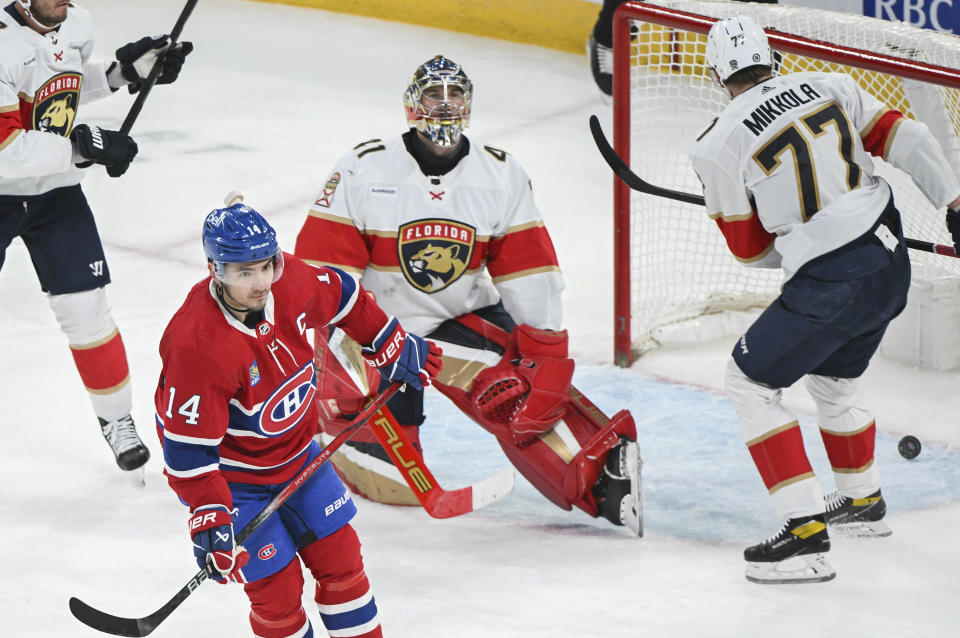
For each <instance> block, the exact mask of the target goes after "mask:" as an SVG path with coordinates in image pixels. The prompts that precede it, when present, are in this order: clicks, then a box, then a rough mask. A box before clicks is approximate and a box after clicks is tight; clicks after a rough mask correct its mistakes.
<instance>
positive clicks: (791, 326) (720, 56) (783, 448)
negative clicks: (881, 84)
mask: <svg viewBox="0 0 960 638" xmlns="http://www.w3.org/2000/svg"><path fill="white" fill-rule="evenodd" d="M706 57H707V61H708V63H709V65H710V67H711V69H712V71H713V74H714V79H715V80H716V81H717V84H718V85H719V86H720V87H722V88H723V90H725V91H726V92H727V94H728V95H729V96H730V97H731V101H730V104H729V105H727V107H726V108H725V109H724V110H723V111H722V112H721V113H720V115H719V116H718V117H717V119H716V120H714V122H713V123H712V124H711V125H710V126H709V128H707V130H706V131H704V132H703V134H702V135H700V137H699V138H697V141H696V144H695V146H694V150H693V153H692V154H691V162H692V164H693V168H694V169H695V171H696V173H697V175H698V176H699V178H700V181H701V182H702V183H703V188H704V199H705V202H706V206H707V212H708V213H709V215H710V217H712V218H713V219H714V220H715V221H716V223H717V225H718V226H719V228H720V230H721V232H722V233H723V236H724V238H725V239H726V242H727V245H728V246H729V248H730V251H731V252H732V253H733V255H734V256H735V257H736V258H737V259H739V260H740V261H743V262H744V263H745V264H746V265H748V266H752V267H761V268H777V267H779V268H781V269H782V270H783V275H784V283H783V286H782V288H781V291H780V296H779V297H778V298H777V299H776V300H774V302H773V303H772V304H771V305H770V306H769V307H768V308H767V309H766V310H765V311H764V312H763V313H762V314H761V315H760V316H759V317H758V318H757V320H756V321H755V322H754V323H753V325H751V326H750V328H749V329H748V330H747V331H746V333H745V334H744V335H743V336H742V337H741V338H740V339H739V341H738V342H737V344H736V346H734V348H733V352H732V354H731V358H730V360H729V361H728V365H727V373H726V380H725V386H726V393H727V396H728V397H729V399H730V402H731V403H732V404H733V407H734V409H735V410H736V412H737V416H738V418H739V420H740V423H741V426H742V428H743V437H744V440H745V441H746V443H747V447H748V448H749V450H750V454H751V456H752V457H753V461H754V463H755V464H756V466H757V470H758V471H759V473H760V477H761V479H762V480H763V483H764V486H765V487H766V488H767V490H768V492H769V493H770V496H771V498H772V500H773V504H774V506H775V507H776V509H777V511H778V513H779V514H780V515H781V516H782V517H783V518H784V519H786V522H785V524H784V525H783V527H782V528H781V529H780V531H779V532H777V533H776V534H774V535H773V536H771V537H770V538H769V539H767V540H766V541H764V542H761V543H759V544H757V545H754V546H752V547H748V548H747V549H746V550H745V551H744V559H745V560H746V562H747V570H746V577H747V579H748V580H751V581H753V582H758V583H784V582H818V581H826V580H830V579H832V578H833V577H834V576H835V571H834V569H833V567H832V566H831V565H830V564H829V562H828V561H827V558H826V557H827V552H828V551H829V550H830V538H829V534H828V529H827V527H828V526H829V527H830V528H832V529H838V528H839V529H842V528H847V529H848V530H851V531H855V532H856V533H858V534H861V535H872V536H886V535H889V534H890V533H891V531H890V528H889V527H888V526H887V525H886V523H885V522H884V521H883V518H884V514H885V512H886V505H885V502H884V498H883V495H882V493H881V491H880V473H879V468H878V467H877V463H876V459H875V456H874V439H875V437H876V431H877V426H876V422H875V420H874V417H873V415H872V414H871V413H870V411H869V410H868V409H866V407H864V406H863V405H862V404H861V401H860V398H859V386H860V377H861V376H862V375H863V373H864V372H865V371H866V369H867V366H868V364H869V362H870V359H871V357H872V356H873V355H874V353H875V352H876V351H877V348H878V347H879V345H880V339H881V338H882V337H883V334H884V331H885V330H886V328H887V325H888V324H889V323H890V321H891V320H892V319H893V318H894V317H896V316H897V315H898V314H899V313H900V311H901V310H902V309H903V308H904V306H905V304H906V300H907V290H908V288H909V286H910V260H909V258H908V256H907V251H906V245H905V241H904V238H903V232H902V225H901V219H900V212H899V211H898V210H897V207H896V204H895V202H894V198H893V193H892V191H891V189H890V187H889V185H888V184H887V183H886V182H885V181H884V180H883V179H882V178H880V177H878V176H877V175H876V174H875V172H874V163H873V160H872V159H871V155H875V156H879V157H882V158H883V159H884V160H886V161H888V162H890V163H891V164H893V165H894V166H896V167H898V168H900V169H902V170H904V171H906V172H908V173H909V174H910V175H911V176H912V177H913V181H914V182H915V184H916V185H917V187H918V188H919V189H920V190H921V191H922V192H923V194H924V195H925V196H926V197H927V199H929V200H930V202H931V203H933V204H934V205H935V206H939V207H947V208H948V210H949V211H951V212H950V213H948V225H949V220H950V219H951V216H953V215H957V214H958V213H957V212H956V211H957V209H958V208H960V181H958V179H957V176H956V174H955V173H954V170H953V169H952V168H951V166H950V165H949V163H948V162H947V160H946V158H945V157H944V153H943V150H942V148H941V147H940V145H939V144H938V142H937V139H936V138H935V137H934V136H933V135H931V134H930V131H929V130H928V129H927V127H926V126H925V125H924V124H922V123H921V122H918V121H915V120H912V119H910V118H908V117H905V116H904V115H903V114H902V113H900V112H898V111H895V110H892V109H890V108H889V107H888V106H886V105H885V104H883V103H881V102H880V101H879V100H877V98H876V97H874V96H873V95H871V94H870V93H868V92H867V91H866V90H864V89H863V88H861V87H860V86H859V85H858V84H857V82H856V80H854V79H853V78H852V77H851V76H849V75H846V74H844V73H788V74H784V75H782V76H779V75H777V74H776V73H775V72H774V59H775V58H774V56H773V53H772V52H771V50H770V45H769V43H768V41H767V36H766V34H765V33H764V31H763V29H761V28H760V26H758V25H757V24H756V23H755V22H754V21H753V20H751V19H750V18H749V17H745V16H738V17H733V18H727V19H724V20H719V21H718V22H717V23H716V24H714V25H713V27H712V28H711V29H710V33H709V35H708V37H707V47H706ZM801 378H803V379H804V382H805V385H806V388H807V390H808V391H809V393H810V395H811V397H812V398H813V400H814V402H815V403H816V406H817V425H818V426H819V428H820V433H821V438H822V439H823V443H824V447H825V448H826V452H827V456H828V457H829V460H830V465H831V467H832V469H833V473H834V478H835V480H836V484H837V488H838V489H837V491H836V492H833V493H831V494H828V495H827V497H826V499H824V495H823V488H822V486H821V484H820V481H819V480H818V479H817V477H816V476H815V475H814V473H813V469H812V467H811V465H810V462H809V460H808V459H807V455H806V451H805V449H804V444H803V438H802V435H801V432H800V427H799V425H798V422H797V417H796V415H794V414H793V413H792V412H791V411H790V410H788V409H787V408H785V407H784V406H783V405H782V403H781V394H782V391H783V388H787V387H789V386H791V385H793V384H794V383H796V382H797V381H799V380H800V379H801Z"/></svg>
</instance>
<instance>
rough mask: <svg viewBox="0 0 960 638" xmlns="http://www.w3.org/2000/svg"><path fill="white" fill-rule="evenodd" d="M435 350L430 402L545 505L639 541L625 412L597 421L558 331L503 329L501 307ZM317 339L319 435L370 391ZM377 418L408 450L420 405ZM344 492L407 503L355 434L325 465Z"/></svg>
mask: <svg viewBox="0 0 960 638" xmlns="http://www.w3.org/2000/svg"><path fill="white" fill-rule="evenodd" d="M427 338H429V339H430V340H431V341H434V342H437V343H438V345H440V347H441V348H443V350H444V357H443V359H444V367H443V370H442V371H441V372H440V373H439V374H438V376H437V377H436V378H435V379H434V385H435V386H436V387H437V389H438V390H440V392H442V393H443V394H444V395H446V396H447V397H448V398H449V399H450V400H451V401H453V402H454V403H455V404H456V405H457V407H458V408H460V410H461V411H462V412H464V413H465V414H466V415H467V416H469V417H470V418H471V419H472V420H474V421H475V422H476V423H478V424H479V425H480V426H482V427H483V428H484V429H486V430H487V431H489V432H490V433H491V434H493V435H494V436H495V437H496V438H497V441H498V443H499V444H500V447H501V448H502V449H503V451H504V453H505V454H506V455H507V458H509V459H510V461H511V463H513V465H514V466H515V467H516V469H517V470H519V471H520V473H521V474H523V475H524V476H525V477H526V478H527V480H528V481H530V483H532V484H533V486H534V487H536V488H537V490H539V491H540V493H542V494H543V495H544V496H546V497H547V498H548V499H549V500H550V501H551V502H552V503H554V504H556V505H557V506H559V507H561V508H563V509H565V510H570V509H572V508H573V507H578V508H580V509H582V510H583V511H585V512H587V513H588V514H590V515H591V516H603V517H605V518H607V519H608V520H610V521H611V522H613V523H614V524H616V525H626V526H627V527H629V528H630V529H632V530H633V531H634V532H635V533H636V534H637V535H639V536H642V535H643V520H642V519H643V516H642V504H641V496H642V494H641V492H642V490H641V481H640V468H641V465H642V463H641V460H640V454H639V450H638V448H637V444H636V438H637V436H636V426H635V425H634V422H633V417H632V416H631V415H630V413H629V412H628V411H627V410H621V411H619V412H617V413H616V414H615V415H614V416H613V417H612V418H609V417H607V416H606V415H605V414H604V413H603V412H602V411H601V410H600V409H599V408H597V406H596V405H594V404H593V403H592V402H591V401H590V400H589V399H587V398H586V397H585V396H584V395H583V394H582V393H581V392H579V391H578V390H577V389H576V388H575V387H573V386H572V385H571V378H572V376H573V370H574V362H573V360H572V359H570V358H568V357H567V333H566V331H559V332H554V331H548V330H537V329H535V328H532V327H530V326H527V325H519V326H515V325H514V323H513V321H512V320H511V318H510V316H509V315H508V314H507V313H506V311H505V310H504V309H503V307H502V306H501V305H499V304H498V305H496V306H491V307H489V308H484V309H481V310H478V311H477V312H475V313H471V314H467V315H463V316H461V317H457V318H456V319H452V320H449V321H446V322H444V323H443V324H441V326H440V327H439V328H438V329H437V330H436V331H434V332H433V333H431V334H430V335H428V337H427ZM325 343H326V340H324V339H318V353H317V359H318V366H317V368H318V377H319V378H318V385H319V388H320V392H319V393H318V394H319V397H321V398H320V399H318V401H319V403H320V407H321V410H320V412H321V417H320V427H321V431H322V432H323V435H322V436H323V437H325V438H329V437H332V436H336V434H337V433H338V432H339V431H340V430H341V429H342V428H343V427H344V425H345V424H346V423H347V422H348V421H349V417H350V415H351V414H352V413H355V412H357V411H359V409H360V407H361V406H362V402H363V401H364V399H365V397H366V396H367V395H368V394H369V393H370V392H371V386H372V389H374V390H375V389H376V385H373V384H375V383H377V381H376V380H374V379H373V378H372V377H370V376H369V375H368V373H367V372H366V371H365V369H364V368H365V366H363V365H362V363H361V362H360V360H359V351H358V349H357V347H356V345H355V344H353V343H351V342H350V341H349V339H346V338H344V337H343V335H342V334H341V333H339V331H337V332H334V334H333V335H332V337H331V339H330V340H329V344H327V345H328V346H329V347H324V344H325ZM388 409H389V411H390V412H391V413H392V415H393V416H394V417H395V419H396V421H397V422H399V424H400V427H401V428H402V430H403V431H404V433H405V434H406V435H407V438H409V439H410V440H411V441H412V442H413V443H414V444H415V446H416V447H417V449H418V450H419V449H420V445H419V425H420V424H421V423H422V422H423V420H424V418H425V417H424V414H423V395H422V393H421V392H411V391H407V392H405V393H403V394H402V395H397V396H395V397H394V398H393V400H392V401H391V402H390V403H389V404H388ZM333 462H334V466H335V467H336V469H337V472H338V473H339V474H340V476H341V478H343V480H344V482H345V483H347V484H348V485H349V486H350V487H351V489H352V490H353V491H354V492H355V493H358V494H360V495H362V496H365V497H367V498H370V499H371V500H375V501H378V502H383V503H390V504H398V505H415V504H417V499H416V498H415V497H414V495H413V492H412V491H411V490H410V488H408V487H407V485H406V483H405V482H404V479H403V478H402V476H401V474H400V473H399V472H398V471H397V469H396V468H395V467H394V466H393V464H392V463H391V462H390V460H389V458H388V456H387V454H386V453H385V451H384V450H383V449H382V448H381V446H380V445H379V443H378V442H377V439H376V438H374V436H373V434H372V432H370V431H369V430H368V429H366V428H365V429H364V430H363V431H361V432H358V433H357V435H355V436H354V437H353V439H352V440H351V441H350V442H349V443H348V444H347V445H346V446H344V448H342V449H341V451H340V453H338V454H337V455H335V456H334V457H333Z"/></svg>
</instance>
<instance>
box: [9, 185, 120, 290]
mask: <svg viewBox="0 0 960 638" xmlns="http://www.w3.org/2000/svg"><path fill="white" fill-rule="evenodd" d="M15 237H20V238H21V239H22V240H23V243H24V244H26V246H27V250H28V251H29V252H30V259H31V260H32V261H33V268H34V270H36V272H37V278H38V279H39V280H40V287H41V288H42V289H43V291H44V292H49V293H50V294H53V295H64V294H67V293H72V292H84V291H86V290H94V289H96V288H100V287H101V286H105V285H107V284H108V283H110V270H109V268H108V267H107V260H106V257H104V254H103V246H102V245H101V243H100V234H99V233H98V232H97V224H96V222H94V219H93V212H92V211H91V210H90V206H89V205H88V204H87V198H86V197H85V196H84V194H83V191H82V190H81V189H80V186H79V185H77V186H66V187H64V188H57V189H54V190H52V191H50V192H48V193H44V194H43V195H35V196H33V195H32V196H15V195H0V268H3V261H4V256H5V254H6V250H7V246H9V245H10V242H12V241H13V239H14V238H15Z"/></svg>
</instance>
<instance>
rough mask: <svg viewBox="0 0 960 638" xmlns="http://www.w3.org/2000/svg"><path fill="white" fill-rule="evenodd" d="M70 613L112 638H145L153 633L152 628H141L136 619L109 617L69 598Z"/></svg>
mask: <svg viewBox="0 0 960 638" xmlns="http://www.w3.org/2000/svg"><path fill="white" fill-rule="evenodd" d="M70 613H72V614H73V616H74V618H76V619H77V620H79V621H80V622H82V623H83V624H84V625H86V626H87V627H91V628H93V629H96V630H97V631H102V632H104V633H107V634H113V635H114V636H146V635H147V634H149V633H150V632H151V631H153V627H142V626H141V624H140V623H141V620H140V619H138V618H121V617H120V616H111V615H110V614H106V613H104V612H102V611H100V610H99V609H94V608H93V607H91V606H90V605H88V604H87V603H85V602H83V601H82V600H80V599H79V598H70Z"/></svg>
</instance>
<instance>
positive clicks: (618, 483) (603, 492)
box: [593, 438, 643, 536]
mask: <svg viewBox="0 0 960 638" xmlns="http://www.w3.org/2000/svg"><path fill="white" fill-rule="evenodd" d="M642 467H643V461H641V459H640V451H639V449H638V448H637V443H636V441H628V440H627V439H624V438H621V439H620V443H618V444H617V445H616V446H615V447H613V448H612V449H611V450H610V451H609V452H607V458H606V459H605V460H604V463H603V472H601V473H600V478H599V479H597V483H596V484H595V485H594V486H593V494H594V496H596V497H597V503H598V504H599V507H600V516H603V517H604V518H606V519H607V520H609V521H610V522H611V523H613V524H614V525H626V526H627V527H629V528H630V529H632V530H633V531H634V533H636V535H637V536H643V494H642V484H641V481H640V470H641V468H642Z"/></svg>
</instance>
